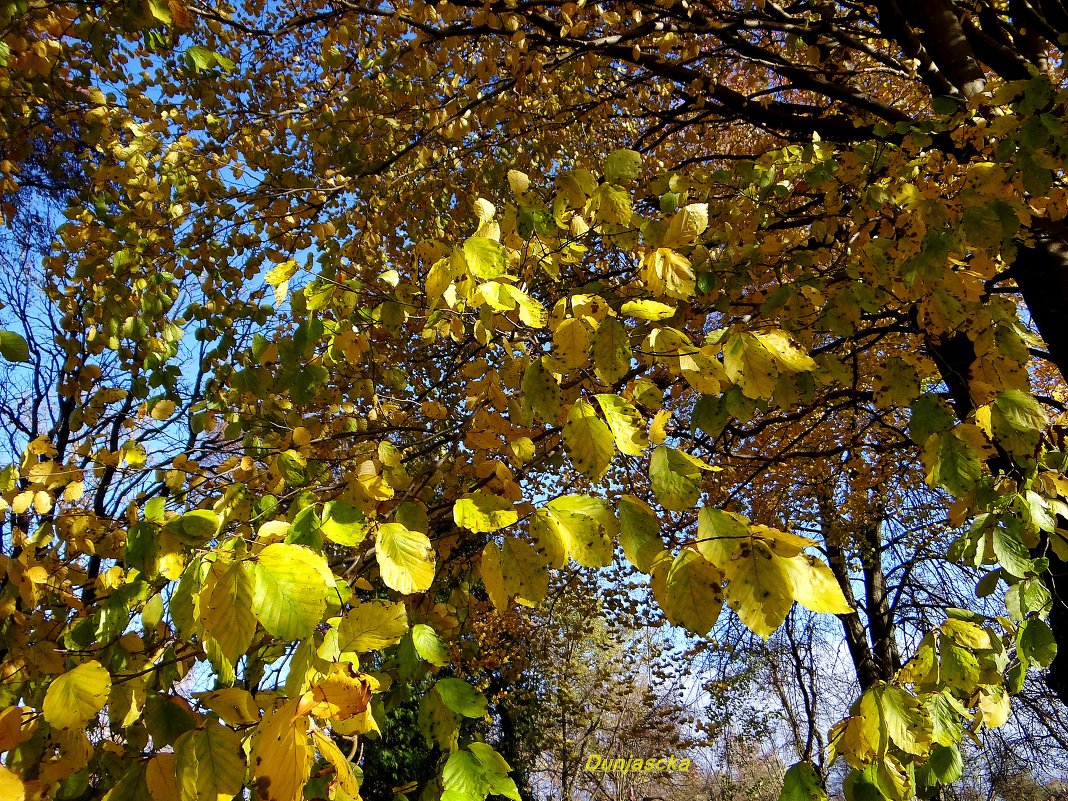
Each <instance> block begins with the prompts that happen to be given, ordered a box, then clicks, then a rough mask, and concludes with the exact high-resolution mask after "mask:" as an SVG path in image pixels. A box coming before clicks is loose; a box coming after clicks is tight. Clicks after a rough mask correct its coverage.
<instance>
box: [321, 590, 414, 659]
mask: <svg viewBox="0 0 1068 801" xmlns="http://www.w3.org/2000/svg"><path fill="white" fill-rule="evenodd" d="M407 632H408V613H407V612H406V611H405V609H404V604H402V603H389V602H388V601H368V602H367V603H358V604H356V606H355V607H354V608H353V609H351V610H349V611H348V612H347V613H346V614H345V617H343V618H342V619H341V623H340V624H339V625H338V629H337V641H338V647H339V648H340V649H341V651H342V652H344V651H355V652H357V653H363V652H364V651H380V650H382V649H383V648H388V647H389V646H391V645H396V644H397V643H399V642H400V640H401V637H403V636H404V635H405V634H406V633H407Z"/></svg>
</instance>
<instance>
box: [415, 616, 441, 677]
mask: <svg viewBox="0 0 1068 801" xmlns="http://www.w3.org/2000/svg"><path fill="white" fill-rule="evenodd" d="M412 644H413V645H414V646H415V652H416V653H417V654H419V656H420V658H422V659H424V660H426V661H427V662H429V663H430V664H432V665H436V666H437V667H445V665H447V664H449V650H448V649H447V648H446V647H445V644H444V643H443V642H442V641H441V638H440V637H438V633H437V632H436V631H434V629H433V628H432V627H430V626H428V625H426V624H425V623H416V624H415V625H414V626H412Z"/></svg>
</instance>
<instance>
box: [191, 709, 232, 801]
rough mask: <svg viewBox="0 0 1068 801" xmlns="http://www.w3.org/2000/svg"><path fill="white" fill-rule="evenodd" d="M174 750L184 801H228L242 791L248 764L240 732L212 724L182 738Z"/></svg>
mask: <svg viewBox="0 0 1068 801" xmlns="http://www.w3.org/2000/svg"><path fill="white" fill-rule="evenodd" d="M174 753H175V759H176V763H177V774H178V794H179V798H180V799H181V801H226V800H227V799H230V798H233V797H234V796H235V795H237V794H238V793H239V792H241V786H242V785H243V784H244V782H245V771H246V767H245V756H244V754H243V753H242V751H241V737H240V735H238V734H237V732H235V731H231V730H230V729H228V728H226V727H225V726H220V725H218V724H215V723H208V724H207V725H206V726H205V727H204V728H203V729H196V730H194V731H191V732H186V733H185V734H183V735H182V736H181V737H180V738H178V742H177V743H175V745H174Z"/></svg>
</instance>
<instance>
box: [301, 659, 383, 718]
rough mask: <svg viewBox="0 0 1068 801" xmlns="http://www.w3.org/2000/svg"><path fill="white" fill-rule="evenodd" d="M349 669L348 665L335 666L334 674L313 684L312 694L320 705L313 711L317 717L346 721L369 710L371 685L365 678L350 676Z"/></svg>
mask: <svg viewBox="0 0 1068 801" xmlns="http://www.w3.org/2000/svg"><path fill="white" fill-rule="evenodd" d="M348 669H349V666H348V665H335V666H334V671H333V672H332V673H330V674H329V675H327V676H324V677H323V678H321V679H319V680H318V681H316V682H315V683H314V684H312V687H311V690H310V692H311V695H312V698H314V700H315V701H316V703H317V704H318V706H317V708H316V709H315V710H313V713H314V714H315V715H316V716H318V717H330V718H337V719H339V720H344V719H345V718H351V717H352V716H353V715H358V714H360V713H361V712H363V711H364V710H365V709H367V705H368V704H369V703H370V702H371V684H370V682H368V681H367V678H366V677H365V676H362V675H358V676H352V675H350V674H349V673H348V672H347V671H348ZM320 713H324V714H320Z"/></svg>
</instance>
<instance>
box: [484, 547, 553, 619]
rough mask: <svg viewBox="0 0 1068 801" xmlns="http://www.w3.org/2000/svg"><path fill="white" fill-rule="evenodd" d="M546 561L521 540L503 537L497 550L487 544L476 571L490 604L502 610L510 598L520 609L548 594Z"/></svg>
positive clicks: (537, 601)
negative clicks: (487, 593)
mask: <svg viewBox="0 0 1068 801" xmlns="http://www.w3.org/2000/svg"><path fill="white" fill-rule="evenodd" d="M546 562H547V560H546V558H545V557H544V556H542V555H541V554H539V553H538V552H537V551H536V550H535V549H534V547H533V546H532V545H531V544H530V543H528V542H526V541H525V540H520V539H517V538H515V537H505V538H504V543H503V545H502V547H500V548H498V547H497V544H496V543H494V542H490V543H487V545H486V547H485V548H484V549H483V551H482V562H481V570H480V572H481V574H482V577H483V580H484V581H485V583H486V590H487V592H489V594H490V600H491V601H493V605H494V606H496V607H497V608H498V609H502V610H503V609H507V608H508V602H509V601H510V600H511V599H512V598H515V599H516V600H517V601H518V602H519V603H521V604H523V605H524V606H533V605H536V604H539V603H541V602H542V601H543V600H545V596H546V594H547V593H548V591H549V572H548V570H547V564H546Z"/></svg>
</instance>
